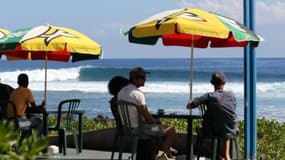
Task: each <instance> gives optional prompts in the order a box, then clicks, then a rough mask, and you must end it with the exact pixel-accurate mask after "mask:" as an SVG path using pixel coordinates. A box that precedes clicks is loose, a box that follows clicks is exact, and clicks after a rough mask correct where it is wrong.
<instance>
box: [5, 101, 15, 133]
mask: <svg viewBox="0 0 285 160" xmlns="http://www.w3.org/2000/svg"><path fill="white" fill-rule="evenodd" d="M2 109H3V111H2V112H3V113H4V114H3V116H4V119H8V112H9V114H10V116H11V117H10V118H9V120H13V122H14V127H15V129H16V128H19V117H18V113H17V107H16V104H15V103H14V102H13V101H11V100H9V101H8V104H7V106H6V107H3V108H2Z"/></svg>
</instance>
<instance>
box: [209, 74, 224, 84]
mask: <svg viewBox="0 0 285 160" xmlns="http://www.w3.org/2000/svg"><path fill="white" fill-rule="evenodd" d="M226 81H227V80H226V76H225V74H224V73H223V72H220V71H217V72H214V73H213V74H212V79H211V81H210V82H211V83H212V84H224V83H226Z"/></svg>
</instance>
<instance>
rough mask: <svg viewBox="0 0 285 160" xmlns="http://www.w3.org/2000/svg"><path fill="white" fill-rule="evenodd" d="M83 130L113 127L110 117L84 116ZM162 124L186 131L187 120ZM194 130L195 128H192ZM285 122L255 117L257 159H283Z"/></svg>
mask: <svg viewBox="0 0 285 160" xmlns="http://www.w3.org/2000/svg"><path fill="white" fill-rule="evenodd" d="M83 122H84V126H83V130H84V131H85V132H87V131H92V130H99V129H103V128H110V127H115V121H114V120H111V119H106V118H102V119H99V120H98V119H95V120H91V119H88V118H87V117H84V120H83ZM161 122H162V123H163V124H168V125H171V126H174V127H175V129H176V131H177V132H186V127H187V121H186V120H178V119H161ZM200 123H201V121H200V120H195V121H194V124H193V128H197V127H199V125H200ZM238 126H239V130H240V131H239V135H238V136H239V145H240V153H241V155H242V157H243V155H244V150H243V148H244V121H239V122H238ZM194 131H195V130H194ZM284 133H285V123H284V122H277V121H276V120H274V119H266V118H259V119H257V157H258V158H257V159H266V160H275V159H285V154H284V153H285V134H284Z"/></svg>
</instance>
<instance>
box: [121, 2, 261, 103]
mask: <svg viewBox="0 0 285 160" xmlns="http://www.w3.org/2000/svg"><path fill="white" fill-rule="evenodd" d="M121 33H122V34H124V35H127V36H128V39H129V42H130V43H137V44H146V45H155V44H156V43H157V41H158V39H162V43H163V44H164V45H165V46H183V47H191V63H190V100H192V81H193V57H194V48H207V47H244V46H246V45H248V44H249V45H250V46H251V47H257V46H258V44H259V42H260V41H263V38H261V37H260V36H259V35H257V34H256V33H254V32H252V31H251V30H249V29H248V28H246V27H245V26H244V25H242V24H241V23H239V22H238V21H236V20H235V19H233V18H229V17H227V16H224V15H221V14H218V13H214V12H209V11H205V10H201V9H197V8H186V9H174V10H167V11H163V12H160V13H158V14H156V15H154V16H151V17H149V18H147V19H145V20H143V21H142V22H140V23H138V24H136V25H134V26H132V27H131V28H130V29H128V30H123V29H122V30H121Z"/></svg>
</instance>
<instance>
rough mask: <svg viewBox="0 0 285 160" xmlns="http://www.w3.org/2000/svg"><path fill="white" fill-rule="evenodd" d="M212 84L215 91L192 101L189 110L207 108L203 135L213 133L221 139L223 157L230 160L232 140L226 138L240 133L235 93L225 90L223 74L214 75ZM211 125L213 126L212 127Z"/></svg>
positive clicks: (188, 106) (216, 73)
mask: <svg viewBox="0 0 285 160" xmlns="http://www.w3.org/2000/svg"><path fill="white" fill-rule="evenodd" d="M210 82H211V84H212V85H213V87H214V91H213V92H209V93H205V94H204V95H202V96H200V97H197V98H195V99H194V100H192V101H190V102H189V103H188V104H187V108H188V109H191V108H196V107H198V106H199V105H206V106H207V111H206V113H205V115H204V119H203V123H202V135H204V134H208V133H206V132H211V133H210V134H212V135H214V136H219V137H221V140H222V142H223V144H224V146H225V149H224V151H223V152H224V153H223V155H222V156H223V158H225V159H226V160H230V140H229V139H226V138H225V137H226V135H227V134H228V133H232V134H237V133H238V127H237V114H236V106H237V102H236V98H235V95H234V93H233V92H231V91H225V90H224V86H225V84H226V76H225V75H224V73H223V72H215V73H213V75H212V79H211V81H210ZM207 117H208V118H207ZM212 117H214V118H212ZM209 124H210V125H211V126H210V127H209ZM207 128H210V130H207Z"/></svg>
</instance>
